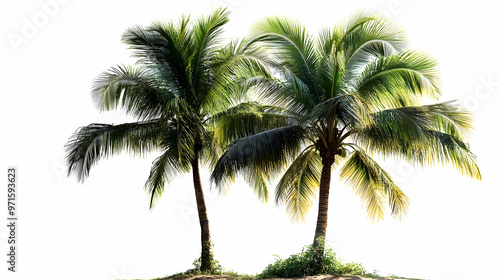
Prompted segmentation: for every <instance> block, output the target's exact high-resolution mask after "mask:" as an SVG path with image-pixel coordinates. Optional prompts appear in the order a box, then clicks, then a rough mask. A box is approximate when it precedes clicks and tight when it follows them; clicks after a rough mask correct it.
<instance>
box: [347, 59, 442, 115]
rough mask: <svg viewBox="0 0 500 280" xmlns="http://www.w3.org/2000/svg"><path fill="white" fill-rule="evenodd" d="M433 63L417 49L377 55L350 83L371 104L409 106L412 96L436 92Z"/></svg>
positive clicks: (436, 82) (434, 63) (388, 106)
mask: <svg viewBox="0 0 500 280" xmlns="http://www.w3.org/2000/svg"><path fill="white" fill-rule="evenodd" d="M436 73H437V70H436V62H435V61H434V60H432V59H431V58H429V56H428V55H426V54H424V53H420V52H417V51H408V52H405V53H403V54H396V55H390V56H386V57H379V58H378V59H376V60H374V61H373V62H371V63H370V64H368V65H367V66H366V67H365V68H364V69H363V71H362V72H361V74H360V75H358V76H357V78H356V80H355V81H354V82H353V83H352V84H351V85H350V86H351V91H352V93H353V94H358V95H359V96H361V97H362V98H363V99H365V100H366V102H367V103H369V104H370V105H371V106H372V107H374V108H378V109H385V108H397V107H403V106H412V105H414V104H413V100H415V97H420V96H428V97H431V98H435V99H437V97H438V96H439V95H440V89H439V81H438V77H437V75H436Z"/></svg>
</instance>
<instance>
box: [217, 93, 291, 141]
mask: <svg viewBox="0 0 500 280" xmlns="http://www.w3.org/2000/svg"><path fill="white" fill-rule="evenodd" d="M287 121H288V117H287V116H286V115H284V114H280V112H279V110H277V108H275V107H272V106H263V105H260V104H257V103H255V102H249V103H242V104H239V105H238V106H236V107H233V108H231V109H229V110H227V111H225V112H221V113H220V114H218V115H217V116H214V122H215V123H216V127H215V128H214V140H215V141H216V143H217V144H218V145H219V146H221V147H225V146H227V145H228V144H229V143H230V142H232V141H234V140H236V139H238V138H243V137H247V136H250V135H254V134H257V133H259V132H262V131H265V130H269V129H273V128H278V127H283V126H285V125H287V124H288V122H287Z"/></svg>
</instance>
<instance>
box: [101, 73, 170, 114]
mask: <svg viewBox="0 0 500 280" xmlns="http://www.w3.org/2000/svg"><path fill="white" fill-rule="evenodd" d="M172 97H173V95H172V93H171V92H169V90H168V88H166V87H163V86H162V85H161V84H158V81H157V80H155V79H154V75H152V73H150V72H148V71H147V70H145V69H140V68H134V67H126V66H117V67H113V68H111V69H110V70H108V71H106V72H103V73H102V74H101V75H99V76H98V77H97V79H96V80H95V81H94V84H93V87H92V98H93V100H94V102H95V104H96V105H97V107H98V108H100V109H101V110H112V109H115V108H117V107H118V106H121V107H123V108H124V109H125V111H126V112H127V113H130V114H132V115H133V116H135V117H137V118H138V119H143V120H144V119H150V118H157V117H159V116H161V114H162V113H163V112H164V109H165V107H164V106H165V104H166V102H167V100H169V99H170V98H172Z"/></svg>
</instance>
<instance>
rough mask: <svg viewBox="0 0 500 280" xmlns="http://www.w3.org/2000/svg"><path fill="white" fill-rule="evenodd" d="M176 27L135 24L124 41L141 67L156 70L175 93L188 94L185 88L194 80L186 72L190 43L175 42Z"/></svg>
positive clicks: (125, 34)
mask: <svg viewBox="0 0 500 280" xmlns="http://www.w3.org/2000/svg"><path fill="white" fill-rule="evenodd" d="M187 20H188V19H186V21H187ZM175 27H176V26H174V25H168V24H163V25H161V24H160V23H155V24H153V25H152V26H151V27H142V26H134V27H131V28H129V29H128V30H126V31H125V32H124V34H123V35H122V42H124V43H126V44H127V45H129V48H130V49H132V50H133V53H134V56H135V57H137V58H138V64H139V65H140V66H143V67H145V68H148V69H150V71H154V73H155V77H156V78H157V79H158V81H161V82H162V84H163V85H164V86H165V87H167V88H168V89H169V90H170V91H172V92H174V93H175V94H176V95H180V94H184V95H185V94H186V92H185V91H183V90H182V89H186V88H189V87H191V83H192V81H191V80H190V79H189V76H188V75H187V69H188V68H189V65H188V62H187V61H185V60H184V59H183V58H185V55H183V49H185V48H187V47H189V46H183V45H182V44H181V43H182V42H178V41H176V38H177V37H178V36H176V35H177V34H176V33H177V32H176V30H175ZM187 97H189V96H187Z"/></svg>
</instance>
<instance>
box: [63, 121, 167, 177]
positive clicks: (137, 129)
mask: <svg viewBox="0 0 500 280" xmlns="http://www.w3.org/2000/svg"><path fill="white" fill-rule="evenodd" d="M161 128H162V123H161V121H160V120H153V121H145V122H137V123H126V124H120V125H109V124H91V125H88V126H85V127H82V128H80V129H78V130H77V131H76V132H75V133H74V134H73V135H72V136H71V138H70V139H69V141H68V143H67V144H66V146H65V148H66V152H67V157H66V161H67V162H68V175H70V174H71V173H76V175H77V178H78V180H79V181H83V180H85V178H86V177H87V176H88V175H89V171H90V168H91V167H92V166H93V165H94V164H95V163H96V162H97V161H98V160H99V159H101V158H103V157H108V156H110V155H113V154H116V153H118V152H121V151H128V152H132V153H134V154H139V155H143V154H146V153H149V152H151V151H152V150H155V149H156V148H157V147H158V143H159V141H160V131H161Z"/></svg>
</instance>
